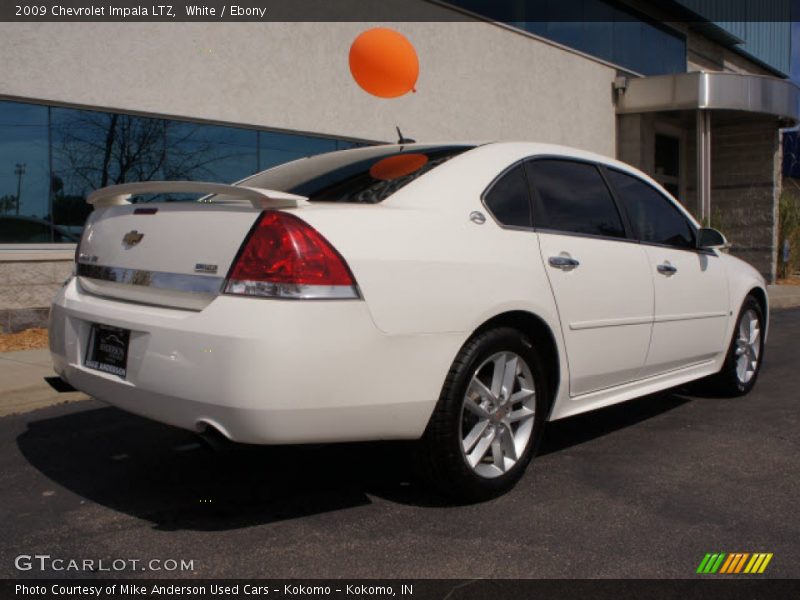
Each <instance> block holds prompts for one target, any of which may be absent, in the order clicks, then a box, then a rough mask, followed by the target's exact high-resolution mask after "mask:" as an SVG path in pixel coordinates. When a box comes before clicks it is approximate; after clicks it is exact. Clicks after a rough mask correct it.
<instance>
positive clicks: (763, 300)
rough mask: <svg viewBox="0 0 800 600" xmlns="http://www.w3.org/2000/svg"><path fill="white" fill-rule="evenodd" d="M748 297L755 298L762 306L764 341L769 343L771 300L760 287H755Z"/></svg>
mask: <svg viewBox="0 0 800 600" xmlns="http://www.w3.org/2000/svg"><path fill="white" fill-rule="evenodd" d="M747 296H753V297H754V298H755V299H756V301H757V302H758V304H759V306H761V311H762V312H763V313H764V341H765V342H766V341H767V333H768V331H769V300H768V298H767V292H766V291H765V290H764V288H762V287H760V286H755V287H754V288H752V289H751V290H750V291H749V292H747V294H746V295H745V298H746V297H747ZM742 302H744V298H742Z"/></svg>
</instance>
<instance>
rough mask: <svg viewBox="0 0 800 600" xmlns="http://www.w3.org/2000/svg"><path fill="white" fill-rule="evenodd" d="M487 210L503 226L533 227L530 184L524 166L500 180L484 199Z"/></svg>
mask: <svg viewBox="0 0 800 600" xmlns="http://www.w3.org/2000/svg"><path fill="white" fill-rule="evenodd" d="M484 201H485V202H486V206H487V208H488V209H489V210H490V211H492V214H493V215H494V218H495V219H497V220H498V221H499V222H500V223H502V224H503V225H512V226H516V227H530V226H531V203H530V192H529V190H528V182H527V181H526V179H525V172H524V171H523V170H522V165H519V166H516V167H514V168H513V169H511V170H510V171H509V172H508V173H506V174H505V175H503V176H502V177H501V178H500V179H498V180H497V181H496V182H495V183H494V185H493V186H492V187H491V188H490V189H489V191H488V192H487V194H486V196H485V197H484Z"/></svg>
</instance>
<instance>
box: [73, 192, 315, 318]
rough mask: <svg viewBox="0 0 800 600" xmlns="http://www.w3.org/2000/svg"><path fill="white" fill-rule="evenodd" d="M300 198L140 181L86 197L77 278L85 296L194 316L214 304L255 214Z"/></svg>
mask: <svg viewBox="0 0 800 600" xmlns="http://www.w3.org/2000/svg"><path fill="white" fill-rule="evenodd" d="M173 192H180V193H183V192H195V193H211V194H218V195H217V196H213V197H206V198H203V199H201V201H198V202H150V203H139V204H130V203H129V202H128V198H129V197H130V195H131V194H144V193H173ZM303 200H304V199H303V198H302V197H300V196H292V195H290V194H283V193H281V192H272V191H270V190H259V189H256V188H246V187H235V186H226V185H221V184H209V183H203V182H147V183H137V184H123V185H119V186H112V187H109V188H104V189H102V190H98V191H96V192H93V193H92V194H91V195H90V196H89V198H88V199H87V201H88V202H89V203H90V204H93V205H94V206H95V210H94V212H93V213H92V214H91V216H90V217H89V220H88V221H87V224H86V228H85V230H84V234H83V237H82V240H81V243H80V246H79V250H78V256H77V258H78V262H77V267H76V270H77V275H78V282H79V284H80V286H81V288H82V289H83V290H84V291H86V292H88V293H91V294H94V295H97V296H104V297H108V298H114V299H119V300H124V301H128V302H137V303H143V304H152V305H158V306H168V307H174V308H183V309H189V310H202V309H203V308H204V307H205V306H207V305H208V304H209V303H210V302H211V301H212V300H213V299H214V297H216V296H217V295H218V294H219V293H220V290H221V289H222V285H223V282H224V279H225V276H226V274H227V273H228V270H229V269H230V267H231V264H232V263H233V261H234V259H235V258H236V255H237V253H238V251H239V249H240V247H241V246H242V242H243V241H244V239H245V238H246V237H247V234H248V233H249V232H250V229H251V227H252V226H253V224H254V223H255V221H256V219H257V218H258V216H259V214H260V213H261V211H262V209H268V208H270V209H274V208H291V207H296V206H297V205H298V203H299V202H302V201H303Z"/></svg>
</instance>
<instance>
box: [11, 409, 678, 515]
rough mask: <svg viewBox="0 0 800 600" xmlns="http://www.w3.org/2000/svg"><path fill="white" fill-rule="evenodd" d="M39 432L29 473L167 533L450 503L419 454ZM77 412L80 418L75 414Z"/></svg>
mask: <svg viewBox="0 0 800 600" xmlns="http://www.w3.org/2000/svg"><path fill="white" fill-rule="evenodd" d="M685 402H688V400H687V399H685V398H682V397H679V396H677V395H671V394H662V395H657V396H650V397H648V398H643V399H640V400H634V401H631V402H629V403H626V404H624V405H621V406H616V407H611V408H609V409H605V410H602V411H598V412H594V413H590V414H587V415H582V416H578V417H573V418H570V419H566V420H563V421H558V422H554V423H550V424H548V427H547V428H546V435H545V440H544V443H543V445H542V448H541V450H540V454H550V453H555V452H558V451H560V450H564V449H566V448H569V447H571V446H574V445H576V444H581V443H584V442H586V441H589V440H591V439H594V438H598V437H601V436H603V435H607V434H609V433H611V432H613V431H617V430H619V429H623V428H625V427H630V426H633V425H636V424H637V423H639V422H641V421H643V420H646V419H649V418H652V417H655V416H657V415H659V414H661V413H664V412H667V411H669V410H672V409H673V408H676V407H677V406H680V405H681V404H683V403H685ZM91 406H92V407H91V408H88V409H83V410H73V411H71V412H70V413H69V414H65V415H62V416H58V417H54V418H48V419H41V420H36V421H31V422H29V423H28V428H27V430H26V431H25V432H23V433H22V434H21V435H19V436H18V438H17V445H18V447H19V449H20V451H21V453H22V455H23V456H24V457H25V459H26V460H27V461H28V463H29V464H30V465H32V466H33V467H35V468H36V469H37V470H38V471H40V472H41V473H42V474H44V475H45V476H46V477H48V478H49V479H50V480H52V481H53V482H55V483H57V484H58V485H60V486H62V487H63V488H66V489H67V490H69V491H71V492H73V493H74V494H76V495H78V496H80V497H81V498H84V499H86V500H88V501H90V502H93V503H96V504H100V505H102V506H106V507H108V508H111V509H113V510H115V511H119V512H122V513H125V514H128V515H131V516H134V517H136V518H139V519H144V520H147V521H149V522H151V523H153V526H154V527H155V528H157V529H161V530H167V531H169V530H179V529H188V530H199V531H217V530H230V529H237V528H242V527H249V526H253V525H262V524H267V523H272V522H279V521H284V520H288V519H296V518H301V517H306V516H309V515H315V514H321V513H326V512H330V511H337V510H342V509H348V508H354V507H358V506H364V505H369V504H371V503H372V502H373V500H372V499H371V497H374V498H380V499H383V500H386V501H389V502H396V503H400V504H409V505H415V506H427V507H441V506H448V505H451V504H452V503H451V502H449V501H448V500H446V499H444V498H442V497H440V496H438V495H437V494H436V493H434V492H433V491H432V490H431V489H430V488H429V487H428V486H426V485H424V484H422V483H419V479H418V477H417V473H416V470H415V468H414V464H415V461H414V460H413V456H414V448H415V446H414V444H413V443H411V442H381V443H358V444H336V445H325V446H321V445H320V446H273V447H264V446H250V445H244V444H231V443H228V444H224V445H223V446H222V447H221V448H216V449H213V448H211V447H209V446H208V445H206V444H205V443H203V442H202V441H201V440H200V438H199V437H198V436H196V435H194V434H192V433H190V432H186V431H183V430H180V429H176V428H173V427H169V426H165V425H161V424H159V423H155V422H153V421H149V420H147V419H143V418H140V417H137V416H134V415H131V414H128V413H125V412H123V411H120V410H118V409H116V408H111V407H103V408H94V407H95V406H97V405H96V404H94V403H93V404H92V405H91ZM76 408H78V407H77V406H76Z"/></svg>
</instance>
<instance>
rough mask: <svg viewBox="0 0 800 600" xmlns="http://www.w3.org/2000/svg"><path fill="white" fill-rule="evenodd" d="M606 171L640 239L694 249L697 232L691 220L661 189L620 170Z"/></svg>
mask: <svg viewBox="0 0 800 600" xmlns="http://www.w3.org/2000/svg"><path fill="white" fill-rule="evenodd" d="M607 173H608V178H609V181H610V182H611V185H612V186H614V189H615V190H616V192H617V196H618V197H619V200H620V202H621V203H622V206H623V207H624V208H625V211H626V212H627V213H628V217H629V218H630V220H631V225H632V226H633V230H634V233H635V234H636V237H637V238H638V239H640V240H641V241H643V242H654V243H657V244H666V245H668V246H676V247H678V248H694V231H693V230H692V227H691V226H690V225H689V221H688V220H687V219H686V217H685V216H683V215H682V214H681V212H680V211H679V210H678V209H677V208H676V207H675V205H674V204H673V203H672V202H671V201H670V200H668V199H667V198H665V197H664V196H663V195H662V194H661V192H659V191H658V190H656V189H655V188H654V187H652V186H651V185H649V184H647V183H645V182H644V181H642V180H641V179H639V178H637V177H633V176H631V175H627V174H625V173H622V172H621V171H615V170H614V169H608V170H607Z"/></svg>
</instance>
